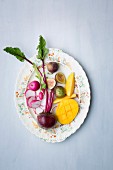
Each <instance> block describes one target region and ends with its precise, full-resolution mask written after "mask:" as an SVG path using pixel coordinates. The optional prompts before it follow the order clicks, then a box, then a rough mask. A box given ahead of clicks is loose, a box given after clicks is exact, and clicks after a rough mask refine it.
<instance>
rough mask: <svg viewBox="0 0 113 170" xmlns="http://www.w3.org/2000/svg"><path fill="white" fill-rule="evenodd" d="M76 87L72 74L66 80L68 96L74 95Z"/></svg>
mask: <svg viewBox="0 0 113 170" xmlns="http://www.w3.org/2000/svg"><path fill="white" fill-rule="evenodd" d="M74 87H75V76H74V73H71V74H70V75H69V76H68V78H67V80H66V86H65V89H66V94H67V96H71V95H72V94H73V93H74Z"/></svg>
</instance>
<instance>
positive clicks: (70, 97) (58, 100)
mask: <svg viewBox="0 0 113 170" xmlns="http://www.w3.org/2000/svg"><path fill="white" fill-rule="evenodd" d="M75 97H76V94H72V95H71V96H65V97H62V98H56V99H55V100H54V101H53V103H54V104H56V103H59V102H61V101H62V100H64V99H72V98H75Z"/></svg>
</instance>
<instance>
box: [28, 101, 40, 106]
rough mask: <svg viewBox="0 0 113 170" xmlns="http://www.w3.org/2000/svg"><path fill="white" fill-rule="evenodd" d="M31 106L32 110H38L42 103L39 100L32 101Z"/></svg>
mask: <svg viewBox="0 0 113 170" xmlns="http://www.w3.org/2000/svg"><path fill="white" fill-rule="evenodd" d="M30 106H31V107H32V108H37V107H39V106H40V101H39V100H32V101H31V102H30Z"/></svg>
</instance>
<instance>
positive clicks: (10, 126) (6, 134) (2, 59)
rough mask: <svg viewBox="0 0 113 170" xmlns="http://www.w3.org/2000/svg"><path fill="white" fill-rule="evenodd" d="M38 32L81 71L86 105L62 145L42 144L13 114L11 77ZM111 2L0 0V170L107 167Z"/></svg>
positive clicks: (112, 82)
mask: <svg viewBox="0 0 113 170" xmlns="http://www.w3.org/2000/svg"><path fill="white" fill-rule="evenodd" d="M40 34H42V35H43V36H44V37H45V38H46V40H47V45H48V47H56V48H60V49H63V50H64V51H65V52H67V53H69V54H70V55H72V56H73V57H75V58H76V59H77V60H78V61H79V62H80V63H81V65H82V66H83V68H84V69H85V71H86V73H87V75H88V77H89V80H90V84H91V89H92V103H91V108H90V112H89V115H88V117H87V119H86V121H85V123H84V124H83V126H82V127H81V128H80V129H79V130H78V131H77V132H76V133H75V134H74V135H72V136H71V137H70V138H68V139H67V140H66V141H64V142H62V143H56V144H51V143H45V142H43V141H41V140H40V139H38V138H36V137H35V136H34V135H32V134H31V133H30V132H29V131H28V130H26V128H25V127H24V126H23V124H22V123H21V121H20V120H19V118H18V115H17V113H16V109H15V105H14V100H13V97H14V86H15V80H16V78H17V75H18V71H19V70H20V68H21V66H22V65H23V63H20V62H18V61H17V60H16V59H15V58H14V57H13V56H10V55H8V54H6V53H5V52H3V50H2V49H3V48H4V47H5V46H8V45H9V46H17V47H20V48H21V49H22V50H23V51H24V52H25V54H26V55H27V56H28V57H31V56H33V55H34V54H35V52H36V50H35V49H36V46H37V42H38V36H39V35H40ZM112 73H113V0H25V1H23V0H18V1H17V0H0V170H53V169H54V170H113V76H112Z"/></svg>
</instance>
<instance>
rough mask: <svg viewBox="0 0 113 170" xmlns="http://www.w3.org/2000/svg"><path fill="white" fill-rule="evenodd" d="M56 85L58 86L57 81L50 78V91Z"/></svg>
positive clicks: (48, 81) (48, 80) (48, 83)
mask: <svg viewBox="0 0 113 170" xmlns="http://www.w3.org/2000/svg"><path fill="white" fill-rule="evenodd" d="M55 85H56V81H55V79H53V78H48V79H47V86H48V89H50V90H51V89H53V88H54V87H55Z"/></svg>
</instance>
